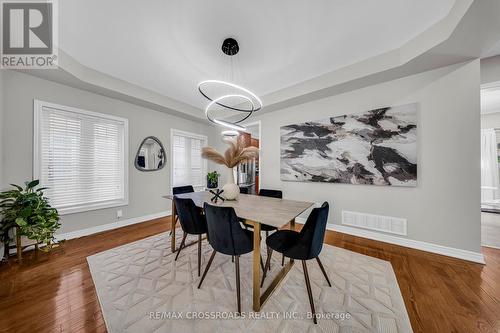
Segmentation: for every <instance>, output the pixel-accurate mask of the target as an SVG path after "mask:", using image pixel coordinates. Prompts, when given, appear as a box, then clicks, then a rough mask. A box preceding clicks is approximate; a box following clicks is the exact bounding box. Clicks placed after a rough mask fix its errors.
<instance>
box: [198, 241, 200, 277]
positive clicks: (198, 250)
mask: <svg viewBox="0 0 500 333" xmlns="http://www.w3.org/2000/svg"><path fill="white" fill-rule="evenodd" d="M200 275H201V235H198V276H200Z"/></svg>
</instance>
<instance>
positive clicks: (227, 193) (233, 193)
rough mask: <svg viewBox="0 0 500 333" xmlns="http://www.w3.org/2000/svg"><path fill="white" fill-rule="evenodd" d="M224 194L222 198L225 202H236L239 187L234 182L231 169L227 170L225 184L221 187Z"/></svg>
mask: <svg viewBox="0 0 500 333" xmlns="http://www.w3.org/2000/svg"><path fill="white" fill-rule="evenodd" d="M222 189H223V190H224V192H223V193H222V196H223V197H224V198H226V200H237V199H238V195H239V194H240V187H239V186H238V185H236V184H235V182H234V173H233V169H232V168H227V183H226V184H225V185H224V186H223V187H222Z"/></svg>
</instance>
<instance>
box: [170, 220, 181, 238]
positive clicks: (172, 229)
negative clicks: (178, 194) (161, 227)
mask: <svg viewBox="0 0 500 333" xmlns="http://www.w3.org/2000/svg"><path fill="white" fill-rule="evenodd" d="M178 220H179V217H178V216H176V217H175V222H177V221H178ZM172 225H173V224H172ZM173 231H174V228H170V234H169V236H172V232H173Z"/></svg>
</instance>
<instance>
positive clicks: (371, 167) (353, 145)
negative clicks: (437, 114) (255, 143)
mask: <svg viewBox="0 0 500 333" xmlns="http://www.w3.org/2000/svg"><path fill="white" fill-rule="evenodd" d="M417 110H418V104H417V103H414V104H408V105H403V106H396V107H385V108H380V109H375V110H370V111H367V112H364V113H360V114H350V115H344V116H336V117H331V118H327V119H322V120H318V121H311V122H305V123H301V124H295V125H288V126H283V127H281V179H282V180H285V181H300V182H305V181H309V182H328V183H345V184H368V185H393V186H416V185H417Z"/></svg>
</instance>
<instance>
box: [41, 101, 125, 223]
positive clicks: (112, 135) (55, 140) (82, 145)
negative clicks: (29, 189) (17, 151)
mask: <svg viewBox="0 0 500 333" xmlns="http://www.w3.org/2000/svg"><path fill="white" fill-rule="evenodd" d="M127 131H128V122H127V120H126V119H123V118H118V117H113V116H109V115H105V114H100V113H95V112H90V111H84V110H78V109H75V108H70V107H64V106H59V105H54V104H49V103H45V102H39V101H36V102H35V145H34V147H35V149H34V151H35V154H34V155H35V156H34V164H35V167H34V170H35V172H34V173H35V175H34V176H35V178H37V179H40V183H41V185H42V186H43V187H47V188H48V189H47V190H45V194H46V196H47V197H48V198H49V199H50V203H51V204H52V206H54V207H56V208H58V209H59V211H60V212H61V213H62V214H65V213H66V214H67V213H75V212H81V211H86V210H92V209H99V208H107V207H115V206H121V205H126V204H128V185H127V182H128V169H127V156H128V147H127V139H126V138H128V133H127Z"/></svg>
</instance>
